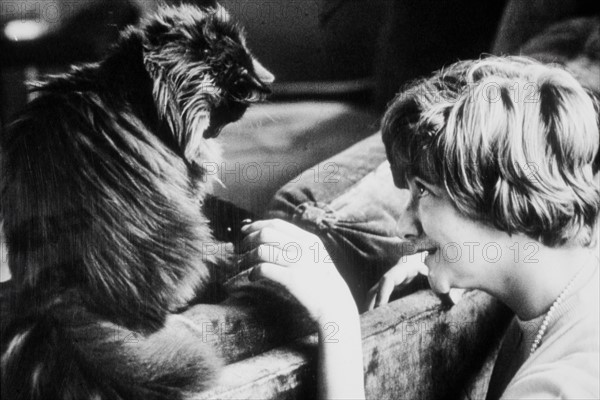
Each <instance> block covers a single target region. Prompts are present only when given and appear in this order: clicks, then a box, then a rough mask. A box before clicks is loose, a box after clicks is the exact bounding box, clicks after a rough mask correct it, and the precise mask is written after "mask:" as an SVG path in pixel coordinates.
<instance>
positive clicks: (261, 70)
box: [252, 59, 275, 85]
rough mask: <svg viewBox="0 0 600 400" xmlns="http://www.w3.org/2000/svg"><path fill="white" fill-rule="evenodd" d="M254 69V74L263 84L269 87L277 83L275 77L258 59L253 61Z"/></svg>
mask: <svg viewBox="0 0 600 400" xmlns="http://www.w3.org/2000/svg"><path fill="white" fill-rule="evenodd" d="M252 68H254V73H255V74H256V77H257V78H258V79H260V81H261V82H262V83H265V84H267V85H269V84H271V83H273V82H275V75H273V74H272V73H271V72H269V70H268V69H266V68H265V67H264V66H263V65H262V64H261V63H259V62H258V61H257V60H256V59H252Z"/></svg>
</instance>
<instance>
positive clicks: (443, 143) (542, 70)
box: [382, 57, 600, 246]
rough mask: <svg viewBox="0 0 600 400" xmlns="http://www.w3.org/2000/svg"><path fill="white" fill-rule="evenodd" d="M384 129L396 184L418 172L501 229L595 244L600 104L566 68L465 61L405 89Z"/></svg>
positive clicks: (518, 61)
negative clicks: (599, 104) (599, 107)
mask: <svg viewBox="0 0 600 400" xmlns="http://www.w3.org/2000/svg"><path fill="white" fill-rule="evenodd" d="M382 132H383V140H384V143H385V146H386V151H387V155H388V159H389V160H390V163H391V165H392V170H393V172H394V179H395V180H396V184H397V185H399V186H403V185H405V183H406V180H407V179H409V178H410V177H414V176H419V177H421V178H423V179H425V180H426V181H429V182H431V183H434V184H439V185H441V186H443V187H445V189H446V191H447V192H448V194H449V196H450V198H451V199H452V201H453V203H454V205H455V207H456V208H457V209H458V210H459V211H460V212H461V213H463V214H464V215H466V216H468V217H470V218H473V219H476V220H481V221H484V222H486V223H489V224H491V225H493V226H495V227H496V228H498V229H500V230H503V231H506V232H508V233H515V232H518V233H523V234H526V235H528V236H530V237H532V238H534V239H536V240H538V241H540V242H541V243H543V244H546V245H548V246H557V245H562V244H565V243H567V242H570V243H573V242H576V243H580V244H583V245H589V244H590V242H591V240H592V236H593V230H594V226H595V223H596V221H597V217H598V211H599V208H600V190H599V187H598V182H597V180H596V179H595V177H594V174H595V173H596V172H597V165H595V163H594V159H595V157H596V156H597V153H598V144H599V143H598V142H599V133H598V104H597V102H596V101H595V99H594V97H593V96H592V95H591V94H590V93H588V92H586V90H585V89H583V88H582V86H581V85H580V84H579V83H578V82H577V81H576V80H575V78H573V77H572V76H571V75H570V74H569V73H568V72H566V71H565V70H563V69H561V68H559V67H557V66H550V65H543V64H540V63H538V62H536V61H533V60H530V59H527V58H523V57H489V58H485V59H481V60H473V61H463V62H459V63H456V64H454V65H452V66H450V67H448V68H446V69H443V70H440V71H438V72H436V73H435V74H434V75H433V76H431V77H429V78H426V79H421V80H419V81H416V82H414V83H412V84H411V85H410V86H408V87H407V88H406V90H404V91H403V92H402V93H400V94H399V95H398V96H397V97H396V98H395V99H394V100H393V101H392V102H391V104H390V106H389V107H388V110H387V112H386V114H385V116H384V118H383V121H382Z"/></svg>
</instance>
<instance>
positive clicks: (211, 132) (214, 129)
mask: <svg viewBox="0 0 600 400" xmlns="http://www.w3.org/2000/svg"><path fill="white" fill-rule="evenodd" d="M222 130H223V126H213V125H212V124H210V125H209V126H208V128H206V130H205V131H204V134H203V135H202V136H203V137H204V139H214V138H216V137H217V136H219V134H220V133H221V131H222Z"/></svg>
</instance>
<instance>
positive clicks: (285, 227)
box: [242, 218, 315, 239]
mask: <svg viewBox="0 0 600 400" xmlns="http://www.w3.org/2000/svg"><path fill="white" fill-rule="evenodd" d="M265 228H269V229H274V230H276V231H279V232H282V233H285V234H286V235H288V236H290V237H292V238H297V239H302V238H304V239H309V238H312V237H313V236H315V235H314V234H312V233H311V232H308V231H306V230H304V229H302V228H300V227H298V226H296V225H294V224H292V223H291V222H288V221H284V220H282V219H278V218H275V219H266V220H261V221H256V222H252V223H251V224H248V225H245V226H243V227H242V233H243V234H250V233H253V232H256V231H260V230H263V229H265Z"/></svg>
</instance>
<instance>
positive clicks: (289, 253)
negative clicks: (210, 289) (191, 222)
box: [241, 219, 357, 323]
mask: <svg viewBox="0 0 600 400" xmlns="http://www.w3.org/2000/svg"><path fill="white" fill-rule="evenodd" d="M242 234H243V235H245V237H244V239H243V240H242V245H241V251H242V252H244V254H243V256H242V259H241V263H242V265H241V267H244V266H245V267H253V270H252V272H251V273H250V277H249V278H250V280H257V279H270V280H272V281H274V282H277V283H279V284H281V285H282V286H284V287H285V288H286V289H287V290H288V291H289V292H290V294H291V295H292V296H294V297H295V298H296V299H297V300H298V301H299V302H300V303H301V304H302V305H303V306H304V307H305V308H306V309H307V310H308V312H309V313H310V315H311V316H312V317H313V318H314V319H315V320H316V321H317V322H319V323H327V322H332V321H330V319H332V318H333V319H335V318H339V317H342V316H345V315H348V314H350V315H352V314H357V310H356V305H355V303H354V299H353V298H352V295H351V293H350V289H348V286H347V285H346V282H345V281H344V279H343V278H342V277H341V276H340V274H339V273H338V271H337V269H336V267H335V265H334V264H333V262H332V261H331V258H330V257H329V255H328V254H327V252H326V250H325V246H324V245H323V242H322V241H321V240H320V239H319V237H317V236H316V235H314V234H312V233H310V232H307V231H305V230H303V229H300V228H298V227H297V226H295V225H293V224H291V223H288V222H285V221H282V220H277V219H274V220H265V221H257V222H253V223H251V224H248V225H245V226H244V227H243V228H242Z"/></svg>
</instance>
